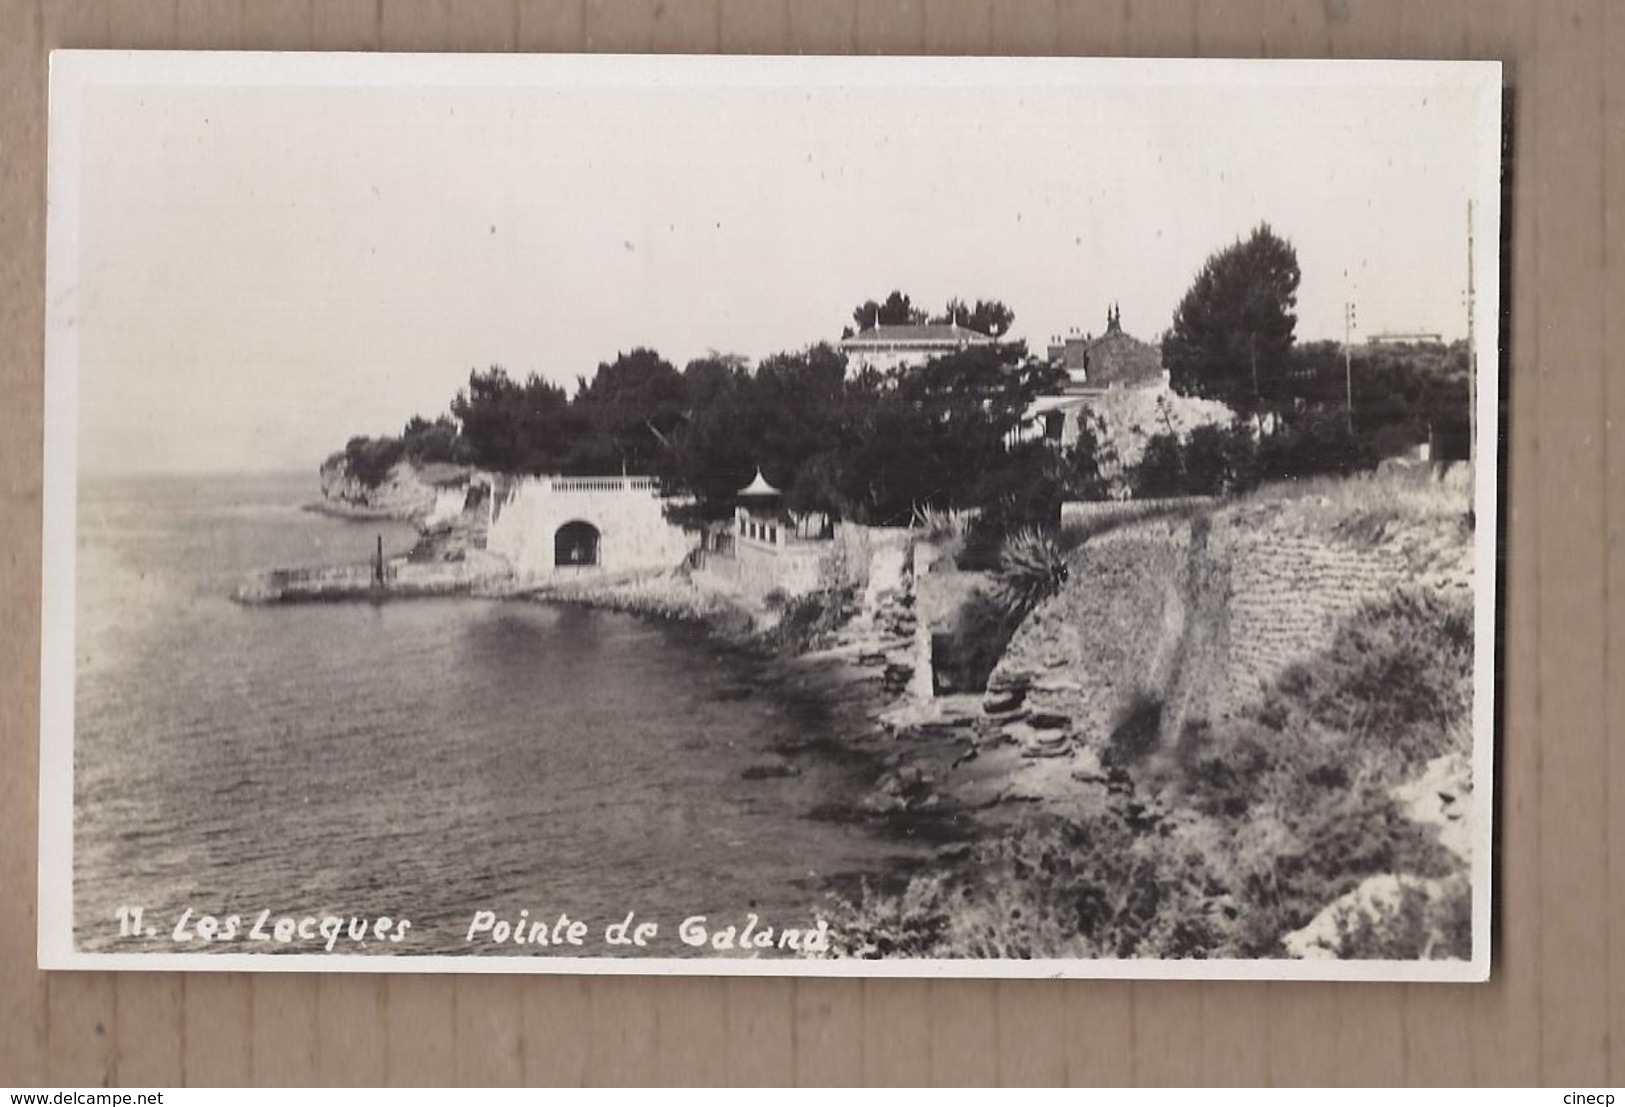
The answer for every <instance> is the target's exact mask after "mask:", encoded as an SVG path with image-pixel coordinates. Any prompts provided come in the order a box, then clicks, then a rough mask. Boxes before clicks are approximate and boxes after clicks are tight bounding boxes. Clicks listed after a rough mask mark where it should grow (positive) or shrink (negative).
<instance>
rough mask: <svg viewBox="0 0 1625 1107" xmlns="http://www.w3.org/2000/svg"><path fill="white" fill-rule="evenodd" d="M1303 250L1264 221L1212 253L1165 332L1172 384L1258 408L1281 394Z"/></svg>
mask: <svg viewBox="0 0 1625 1107" xmlns="http://www.w3.org/2000/svg"><path fill="white" fill-rule="evenodd" d="M1299 277H1300V274H1299V271H1298V255H1297V252H1296V251H1294V250H1293V248H1292V245H1291V243H1289V242H1287V241H1286V240H1285V239H1283V238H1281V237H1280V236H1278V235H1277V234H1275V232H1274V231H1272V230H1271V229H1270V227H1269V225H1268V224H1265V223H1261V224H1259V225H1258V227H1256V228H1255V229H1254V230H1253V233H1252V235H1251V237H1249V238H1248V239H1247V240H1246V241H1241V240H1239V239H1238V240H1237V241H1236V242H1235V243H1233V244H1232V245H1230V246H1227V247H1225V248H1224V249H1223V250H1220V251H1219V252H1218V253H1216V254H1214V255H1213V256H1212V257H1210V258H1208V259H1207V262H1206V264H1204V265H1203V266H1202V271H1201V272H1200V273H1198V274H1197V275H1196V280H1195V281H1194V282H1193V283H1192V284H1191V287H1190V290H1189V291H1188V292H1186V293H1185V298H1184V299H1183V300H1181V301H1180V303H1179V308H1178V309H1177V310H1176V311H1175V312H1174V322H1173V327H1172V328H1171V329H1170V330H1169V331H1168V333H1167V334H1166V335H1164V336H1163V340H1162V363H1163V366H1164V367H1165V368H1166V369H1167V370H1168V374H1169V381H1170V383H1171V384H1172V385H1173V388H1174V390H1175V391H1177V392H1180V393H1182V394H1185V395H1191V396H1201V397H1204V398H1206V399H1212V400H1220V401H1222V402H1224V403H1226V404H1228V405H1230V406H1231V407H1232V408H1234V409H1235V410H1236V411H1238V412H1241V413H1243V414H1248V415H1256V414H1258V413H1259V412H1261V411H1264V410H1267V409H1269V408H1270V407H1271V406H1272V405H1273V403H1274V401H1275V399H1276V398H1277V397H1278V395H1279V392H1280V389H1279V383H1280V381H1281V379H1282V376H1283V374H1284V373H1285V372H1286V369H1287V362H1288V357H1289V355H1290V354H1291V351H1292V340H1293V330H1294V328H1295V327H1296V326H1297V322H1298V317H1297V315H1296V314H1295V311H1294V309H1295V308H1296V307H1297V302H1298V281H1299Z"/></svg>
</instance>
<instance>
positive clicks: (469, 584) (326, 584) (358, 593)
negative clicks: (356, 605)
mask: <svg viewBox="0 0 1625 1107" xmlns="http://www.w3.org/2000/svg"><path fill="white" fill-rule="evenodd" d="M498 575H499V574H493V572H492V571H491V567H490V566H484V567H483V568H477V567H476V566H475V565H472V564H470V562H469V561H468V560H464V559H459V560H455V561H442V560H420V559H415V558H414V557H413V556H412V555H410V554H402V555H399V556H396V557H390V558H386V557H385V556H384V549H383V539H382V538H381V537H380V539H379V542H378V550H377V553H376V554H375V555H374V556H373V558H372V560H371V561H367V562H356V563H351V564H348V565H330V566H322V567H318V568H310V569H269V570H266V571H265V572H261V573H256V574H255V575H254V576H252V577H251V578H249V579H248V580H246V581H244V582H243V583H242V584H241V585H240V586H238V588H237V590H236V591H235V592H234V593H233V594H232V598H233V599H234V600H236V601H237V602H238V603H243V604H283V603H336V602H344V601H355V600H365V601H370V602H374V603H376V602H382V601H384V600H391V599H421V598H423V597H428V596H466V595H469V594H472V593H474V592H476V591H484V590H486V589H488V588H490V587H491V586H493V585H494V584H496V583H497V580H496V577H497V576H498Z"/></svg>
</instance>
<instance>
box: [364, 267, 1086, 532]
mask: <svg viewBox="0 0 1625 1107" xmlns="http://www.w3.org/2000/svg"><path fill="white" fill-rule="evenodd" d="M866 311H867V312H868V313H869V316H870V321H871V322H872V320H873V317H874V314H875V313H876V312H878V313H879V316H880V318H881V320H882V322H885V321H887V320H889V319H901V320H903V321H910V320H914V321H919V320H920V319H923V318H928V317H927V316H926V314H925V313H923V312H919V311H917V310H916V309H915V308H914V307H913V306H912V301H911V300H910V298H909V297H908V296H907V295H905V294H903V293H901V292H894V293H892V294H891V295H890V296H889V297H888V298H887V299H886V301H885V302H884V303H882V304H875V303H874V302H873V301H871V302H870V304H868V305H865V306H863V307H860V308H858V309H857V311H855V312H854V318H855V319H856V318H858V317H859V316H860V315H863V314H864V313H865V312H866ZM948 318H953V319H957V320H959V321H960V323H961V325H964V326H976V327H977V328H978V329H982V330H985V331H986V332H988V333H998V334H1003V333H1005V332H1006V331H1008V329H1009V325H1010V322H1011V321H1012V320H1013V319H1014V318H1015V315H1014V313H1013V312H1012V311H1010V309H1009V308H1008V307H1006V306H1005V305H1003V304H1002V303H998V302H997V301H986V300H978V301H976V302H975V303H974V304H970V305H967V304H966V303H965V302H964V301H961V300H957V299H955V300H951V301H949V303H948V305H947V308H946V309H945V313H944V315H943V316H941V317H938V320H939V321H943V320H946V319H948ZM1058 376H1059V374H1058V372H1057V371H1054V370H1052V369H1050V368H1049V367H1048V366H1046V365H1044V364H1043V363H1041V362H1039V361H1037V360H1034V359H1032V358H1029V357H1028V356H1027V351H1026V347H1025V345H1024V344H1022V343H1014V342H1012V343H1000V344H998V345H994V346H981V347H974V348H967V349H965V350H961V351H958V352H956V353H953V354H950V355H947V356H944V357H940V358H937V359H935V360H933V361H931V362H929V363H928V364H923V365H914V366H908V367H904V368H900V369H896V370H893V371H890V372H887V373H880V372H877V371H874V370H866V371H864V372H861V373H857V374H852V375H849V374H848V365H847V360H846V357H845V356H844V355H843V354H841V353H840V352H839V351H837V350H836V349H834V348H833V347H831V346H829V345H826V344H820V345H816V346H812V347H810V348H808V349H805V350H800V351H794V352H789V353H781V354H776V355H774V356H771V357H768V358H765V359H763V360H762V361H761V362H760V364H758V365H756V366H754V367H752V366H750V365H749V364H748V363H747V362H746V361H745V360H744V359H742V358H739V357H736V356H731V355H722V354H714V353H713V354H711V355H708V356H706V357H702V358H697V359H695V360H693V361H691V362H689V363H688V364H687V365H686V366H684V367H683V368H682V369H679V368H677V367H676V366H675V365H673V364H672V363H671V362H669V361H667V360H666V359H665V358H663V357H661V356H660V355H659V354H658V353H656V352H655V351H653V350H649V349H641V348H640V349H634V350H631V351H628V352H624V353H620V354H618V355H617V356H616V357H615V359H614V360H613V361H607V362H604V363H602V364H600V365H599V366H598V367H597V370H596V372H595V373H594V374H593V375H592V377H591V378H590V379H589V378H585V377H583V378H579V379H578V381H577V386H576V389H575V391H574V393H573V394H569V393H567V392H566V391H565V390H564V389H563V388H560V387H559V386H558V385H556V384H553V383H552V382H550V381H547V380H545V379H543V378H541V377H539V376H536V375H534V374H533V375H531V376H529V377H528V378H526V379H523V380H521V379H517V378H515V377H513V376H510V375H509V374H508V372H507V371H506V370H504V369H503V368H501V367H500V366H492V367H491V368H489V369H486V370H475V371H474V372H472V373H470V375H469V378H468V383H467V385H466V387H464V388H463V389H462V390H460V391H459V392H458V394H457V396H456V398H455V399H453V400H452V403H451V408H450V414H449V415H445V416H441V417H440V418H439V419H436V420H434V421H428V420H423V419H414V420H413V422H412V423H411V424H409V425H408V427H407V430H406V433H405V434H403V436H402V437H401V438H400V439H376V440H372V439H368V440H357V442H358V443H364V448H361V447H358V448H357V449H355V450H353V451H352V471H357V469H356V466H358V465H359V466H360V467H362V468H364V470H365V473H366V474H369V475H372V476H373V477H374V478H375V479H381V476H382V473H383V472H385V471H387V469H388V467H389V465H391V464H393V463H394V462H396V461H398V460H400V458H402V457H411V458H412V459H413V460H418V461H426V460H454V461H459V462H466V463H469V464H473V465H477V466H479V467H481V468H487V469H492V470H496V471H500V472H509V473H532V474H541V473H556V474H573V475H593V474H617V473H638V474H648V475H653V476H656V477H658V478H659V479H660V480H661V482H662V484H663V486H664V487H665V488H666V489H667V490H668V491H670V492H673V493H685V494H688V495H691V496H692V497H693V498H694V501H695V502H694V507H693V508H692V509H691V510H692V512H693V513H694V514H695V515H697V516H699V517H701V518H704V517H721V516H724V515H726V514H727V513H729V512H730V511H731V510H732V504H733V495H734V493H735V492H736V491H737V490H738V489H739V488H740V487H741V486H742V485H744V484H745V483H746V482H748V481H749V480H750V478H751V476H752V475H753V473H754V472H755V470H756V469H757V468H758V467H760V469H761V470H762V472H763V474H764V475H765V476H766V478H767V479H768V480H769V481H770V482H772V483H773V484H774V485H776V486H777V487H779V488H781V489H782V490H783V491H784V492H785V496H786V506H787V507H789V508H790V509H791V510H793V511H800V512H808V511H823V512H827V513H830V514H832V515H834V516H836V517H839V518H845V519H852V520H857V521H862V522H868V523H874V524H900V523H906V522H908V521H909V520H910V519H911V518H912V517H914V515H915V514H916V513H918V512H920V511H922V510H924V509H926V508H952V509H966V508H975V509H978V510H981V511H982V512H983V513H984V514H986V515H987V517H988V518H989V519H990V520H1000V521H1004V520H1008V521H1009V522H1010V525H1012V526H1013V525H1016V524H1018V523H1020V522H1023V521H1029V520H1030V519H1032V518H1033V517H1035V513H1036V517H1040V518H1042V517H1047V516H1049V515H1053V513H1054V511H1055V506H1056V505H1057V504H1058V503H1059V501H1060V499H1062V498H1065V497H1066V496H1069V495H1076V494H1078V492H1077V490H1078V489H1080V488H1082V487H1084V486H1086V485H1088V484H1089V482H1091V481H1096V482H1098V471H1097V470H1096V469H1095V467H1094V459H1093V453H1092V451H1090V450H1087V449H1085V450H1082V451H1074V453H1073V454H1072V455H1069V456H1067V457H1062V456H1060V455H1057V454H1055V453H1054V452H1053V451H1051V450H1049V449H1048V448H1047V447H1045V446H1043V445H1042V444H1033V445H1028V446H1020V447H1016V448H1013V449H1012V448H1007V445H1006V444H1007V441H1008V440H1009V436H1010V432H1011V431H1013V430H1015V429H1016V428H1017V426H1018V425H1019V424H1020V422H1021V418H1022V415H1023V414H1024V412H1025V411H1026V409H1027V408H1028V406H1029V405H1030V404H1031V402H1032V400H1033V399H1034V398H1035V397H1036V396H1038V395H1040V394H1042V393H1043V392H1044V391H1046V390H1047V389H1049V388H1051V387H1053V386H1054V385H1055V384H1056V383H1057V378H1058ZM352 445H355V444H354V443H353V444H352ZM358 475H361V474H360V473H359V472H358ZM364 479H365V478H364ZM1091 487H1092V486H1091ZM1001 525H1002V523H1001Z"/></svg>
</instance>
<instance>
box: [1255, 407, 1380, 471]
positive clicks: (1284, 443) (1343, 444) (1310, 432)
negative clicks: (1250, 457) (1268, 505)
mask: <svg viewBox="0 0 1625 1107" xmlns="http://www.w3.org/2000/svg"><path fill="white" fill-rule="evenodd" d="M1379 460H1381V458H1380V457H1379V456H1378V455H1377V453H1376V452H1375V450H1374V449H1373V447H1372V444H1371V442H1370V441H1369V440H1368V439H1365V438H1361V437H1359V436H1357V435H1355V434H1354V433H1352V432H1351V431H1350V430H1349V428H1348V423H1347V420H1346V419H1345V417H1344V416H1343V415H1341V414H1339V413H1335V412H1326V411H1322V412H1315V413H1309V414H1304V415H1300V416H1297V417H1295V418H1294V419H1292V420H1291V421H1290V422H1287V423H1284V424H1282V425H1280V426H1278V427H1277V428H1276V429H1275V430H1274V431H1273V432H1272V433H1270V434H1267V435H1265V436H1264V437H1263V438H1262V439H1261V440H1260V441H1259V444H1258V462H1257V465H1258V476H1259V478H1260V479H1263V480H1293V479H1300V478H1303V477H1314V476H1320V475H1322V474H1332V475H1337V476H1346V475H1347V474H1349V473H1356V472H1360V471H1362V470H1366V469H1371V468H1374V467H1375V466H1376V464H1377V462H1378V461H1379Z"/></svg>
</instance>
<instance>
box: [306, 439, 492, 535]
mask: <svg viewBox="0 0 1625 1107" xmlns="http://www.w3.org/2000/svg"><path fill="white" fill-rule="evenodd" d="M444 468H449V467H445V466H436V467H434V469H435V470H436V471H434V472H426V471H425V470H423V469H420V468H419V467H418V466H416V465H414V464H413V463H412V462H410V461H406V460H402V461H398V462H396V463H395V464H394V465H392V466H391V467H390V469H389V471H388V472H387V473H385V474H384V478H383V479H382V480H381V481H379V482H378V483H377V484H375V485H369V484H367V483H366V482H364V481H362V480H361V479H360V478H359V477H357V476H356V475H355V473H353V472H352V471H351V469H350V463H349V459H348V458H347V457H346V456H345V454H344V452H343V451H340V452H338V453H336V454H333V455H332V456H331V457H329V458H328V459H327V460H326V461H324V462H322V467H321V487H322V499H321V502H320V503H319V504H316V505H314V506H315V507H317V508H318V509H319V510H322V511H326V512H330V513H332V514H335V515H345V516H351V517H354V518H361V519H402V520H405V521H407V522H414V523H417V522H422V521H423V520H425V519H427V518H429V516H430V515H431V514H433V513H434V511H435V507H436V503H437V501H438V500H439V499H440V498H441V491H440V489H441V486H442V485H443V484H444V482H445V480H446V479H448V478H449V477H450V476H451V475H454V474H446V473H441V472H439V471H438V470H440V469H444ZM461 472H462V473H463V474H464V475H465V477H466V470H461ZM437 481H438V483H437Z"/></svg>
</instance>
